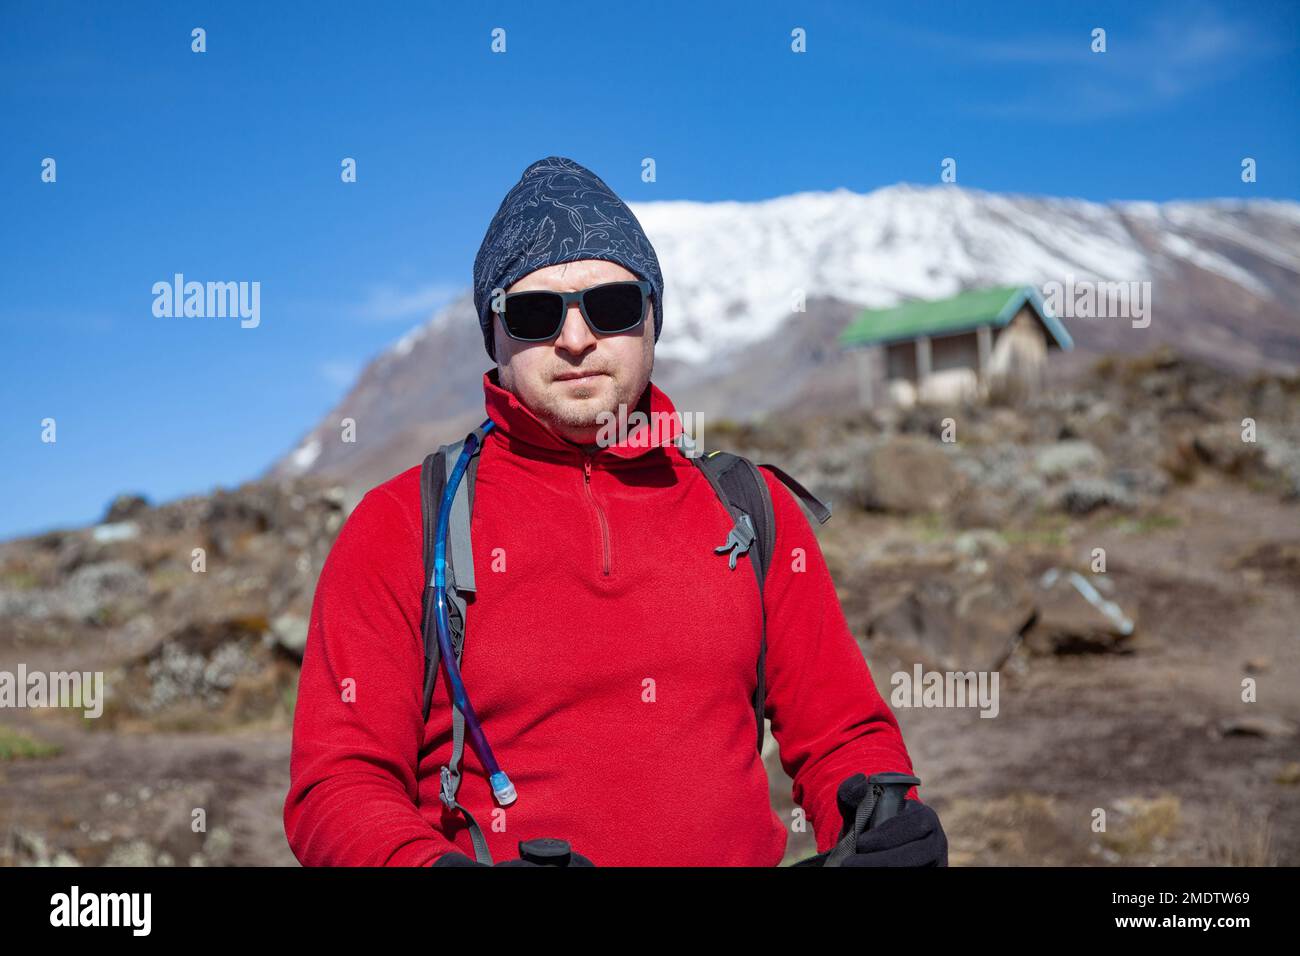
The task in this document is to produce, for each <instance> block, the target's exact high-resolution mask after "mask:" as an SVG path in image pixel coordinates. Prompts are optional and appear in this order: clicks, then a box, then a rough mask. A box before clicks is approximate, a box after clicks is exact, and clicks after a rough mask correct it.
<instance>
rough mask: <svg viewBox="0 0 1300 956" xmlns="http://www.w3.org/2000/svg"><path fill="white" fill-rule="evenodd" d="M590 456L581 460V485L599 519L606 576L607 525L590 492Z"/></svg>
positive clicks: (607, 556) (602, 512)
mask: <svg viewBox="0 0 1300 956" xmlns="http://www.w3.org/2000/svg"><path fill="white" fill-rule="evenodd" d="M591 458H592V456H591V455H590V454H588V455H587V456H586V457H585V458H584V459H583V460H582V487H583V488H584V489H585V490H586V492H587V500H588V501H590V502H591V506H592V507H593V508H595V509H596V517H597V518H599V519H600V546H601V553H602V555H603V557H604V561H605V563H604V567H603V573H604V574H605V575H606V576H608V575H609V525H608V523H606V521H605V512H604V511H602V510H601V507H600V505H599V504H597V502H596V496H595V495H593V494H592V493H591Z"/></svg>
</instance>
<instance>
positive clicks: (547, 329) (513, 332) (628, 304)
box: [498, 279, 651, 342]
mask: <svg viewBox="0 0 1300 956" xmlns="http://www.w3.org/2000/svg"><path fill="white" fill-rule="evenodd" d="M650 296H651V285H650V283H649V282H647V281H646V280H644V279H640V280H636V281H631V280H629V281H627V282H605V283H602V284H601V285H593V286H590V287H588V288H586V289H580V290H579V291H577V292H552V291H550V290H549V289H530V290H529V291H527V292H512V293H510V294H509V295H508V296H506V299H505V304H504V305H503V306H502V309H501V311H500V313H498V314H499V315H500V316H501V324H502V325H503V326H504V327H505V330H506V335H508V336H510V337H511V338H512V339H514V340H515V341H517V342H549V341H551V339H553V338H555V337H556V336H557V335H559V334H560V329H562V328H564V317H565V316H566V315H568V312H569V304H570V303H572V302H577V303H578V311H579V312H581V313H582V318H583V321H585V322H586V323H587V327H588V328H590V329H591V331H593V332H595V333H596V334H597V335H613V334H615V333H616V332H630V331H631V330H632V329H635V328H636V327H637V326H638V325H640V324H641V323H642V322H644V321H645V314H646V307H645V306H646V299H647V298H650Z"/></svg>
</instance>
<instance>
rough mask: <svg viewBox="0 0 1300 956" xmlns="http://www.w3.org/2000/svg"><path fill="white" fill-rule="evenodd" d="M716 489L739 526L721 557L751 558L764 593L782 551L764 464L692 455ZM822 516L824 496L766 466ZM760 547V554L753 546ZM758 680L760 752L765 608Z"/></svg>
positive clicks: (717, 454)
mask: <svg viewBox="0 0 1300 956" xmlns="http://www.w3.org/2000/svg"><path fill="white" fill-rule="evenodd" d="M691 461H693V462H694V463H695V465H696V467H698V468H699V469H700V471H701V472H702V473H703V475H704V477H705V478H707V479H708V481H709V484H710V485H712V486H713V490H714V492H715V493H716V494H717V496H718V499H719V500H720V501H721V502H722V505H723V507H725V508H726V509H727V512H728V514H730V515H731V519H732V522H733V525H732V529H731V533H730V534H728V535H727V540H726V541H725V542H724V543H723V545H722V546H721V547H719V548H715V549H714V550H715V551H716V552H718V553H723V552H730V558H729V564H730V567H731V568H733V569H734V568H735V567H736V559H737V557H739V556H740V555H742V554H748V555H749V559H750V566H751V567H752V568H753V569H754V576H755V578H756V579H757V581H758V592H759V594H760V596H761V595H762V593H763V584H764V582H765V581H766V580H767V572H768V569H769V568H770V567H771V566H772V551H773V549H774V548H775V547H776V518H775V516H774V514H773V510H772V495H771V492H770V491H769V490H768V487H767V481H766V480H765V479H764V478H763V476H762V475H761V474H760V473H759V471H758V469H759V467H760V466H758V465H755V464H754V463H753V462H752V461H750V460H749V459H748V458H745V457H744V456H742V455H735V454H732V453H731V452H725V451H712V452H709V453H708V454H707V455H700V456H694V457H691ZM761 467H763V468H768V469H770V470H771V472H772V473H773V474H774V475H776V477H777V478H779V479H780V480H781V481H782V482H783V483H784V484H785V485H786V486H787V487H789V488H790V490H791V491H793V492H794V493H795V494H796V495H797V496H798V497H799V499H800V500H801V501H803V502H804V504H805V505H806V506H807V507H808V508H809V510H810V511H812V512H813V514H814V515H815V516H816V517H817V520H818V522H819V523H821V524H825V523H826V521H827V520H829V519H830V516H831V510H830V507H829V506H828V505H826V504H825V503H823V502H822V500H821V499H820V498H818V497H817V496H816V495H814V494H813V493H812V492H810V491H809V490H808V489H807V488H805V487H804V486H803V485H801V484H799V482H797V481H795V480H794V479H793V478H791V477H790V476H789V475H787V474H786V473H785V472H784V471H782V470H781V469H780V468H777V467H776V466H775V465H768V464H764V465H762V466H761ZM755 543H757V545H758V548H757V551H754V550H752V545H754V544H755ZM757 670H758V681H757V683H756V686H755V688H754V698H753V703H754V723H755V724H756V725H757V744H758V752H759V753H760V754H761V753H762V752H763V738H764V726H763V720H764V717H765V712H766V710H767V610H766V608H764V609H763V633H762V637H761V642H760V644H759V651H758V667H757Z"/></svg>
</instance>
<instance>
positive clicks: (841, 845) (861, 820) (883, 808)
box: [822, 771, 921, 866]
mask: <svg viewBox="0 0 1300 956" xmlns="http://www.w3.org/2000/svg"><path fill="white" fill-rule="evenodd" d="M920 785H921V780H920V778H919V777H914V776H912V775H911V774H909V773H897V772H894V771H888V772H885V773H873V774H872V775H871V776H870V777H868V778H867V793H866V795H865V796H864V797H863V798H862V802H861V803H859V804H858V811H857V813H856V814H855V816H854V818H853V824H852V826H850V827H849V828H848V830H847V832H845V833H844V834H843V835H842V836H841V837H840V839H839V842H837V843H836V844H835V848H834V849H832V850H831V852H830V855H829V856H827V857H826V862H825V863H824V864H822V865H823V866H839V865H840V864H842V863H843V862H844V860H845V858H846V857H849V856H851V855H853V853H854V852H855V851H856V850H857V845H858V837H860V836H861V835H862V834H863V833H866V832H867V831H868V830H873V829H875V828H876V827H878V826H880V825H881V824H882V823H884V822H885V821H886V820H890V819H892V818H894V817H896V816H898V814H899V813H900V812H901V811H902V809H903V798H904V797H906V796H907V791H908V790H910V789H911V788H912V787H919V786H920Z"/></svg>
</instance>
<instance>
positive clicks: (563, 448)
mask: <svg viewBox="0 0 1300 956" xmlns="http://www.w3.org/2000/svg"><path fill="white" fill-rule="evenodd" d="M483 394H484V405H485V408H486V409H487V414H488V417H489V418H491V419H492V421H493V422H494V423H495V427H494V428H493V432H500V433H502V437H506V438H509V439H510V440H511V442H512V443H513V442H515V441H520V442H524V443H526V444H528V445H533V446H535V447H537V448H542V449H546V450H548V451H552V452H560V453H563V454H565V455H577V456H581V455H582V454H583V453H584V449H583V446H581V445H577V444H574V443H573V442H571V441H568V440H567V439H565V438H563V437H561V436H560V435H559V434H557V433H556V432H555V431H554V430H553V429H552V428H551V427H550V425H548V424H547V423H546V422H544V421H542V419H540V418H538V417H537V415H535V414H534V413H533V412H532V410H531V409H529V408H528V407H527V406H526V405H524V404H523V403H522V402H521V401H519V399H518V397H517V396H516V395H515V394H514V393H513V392H511V391H509V390H508V389H505V388H503V387H502V386H501V384H500V380H499V377H498V369H495V368H493V369H490V370H489V371H487V372H484V373H483ZM635 410H636V411H640V412H642V414H643V415H645V416H647V418H648V421H644V422H639V423H637V424H636V425H635V426H634V425H633V422H636V421H637V419H632V412H631V411H629V412H628V418H629V419H632V421H629V422H628V423H627V426H626V430H627V435H626V436H619V435H617V434H616V435H615V436H614V437H615V438H616V439H617V438H619V437H622V438H623V440H622V441H616V442H615V443H612V444H608V445H604V446H602V447H601V448H600V450H599V451H598V452H597V457H599V456H601V455H612V456H614V457H616V458H621V459H634V458H639V457H641V456H643V455H645V454H646V453H647V452H649V451H651V450H652V449H655V448H671V447H672V446H673V442H674V439H676V438H677V436H678V435H680V434H681V433H682V423H681V419H680V418H679V417H678V414H677V409H676V408H675V407H674V406H673V403H672V401H671V400H670V399H669V398H668V396H667V395H666V394H664V393H663V392H662V391H660V390H659V388H658V387H657V386H656V385H655V384H654V383H653V382H650V383H648V384H647V385H646V390H645V392H643V393H642V395H641V400H640V401H639V402H637V406H636V409H635ZM616 424H617V423H615V425H616Z"/></svg>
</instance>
